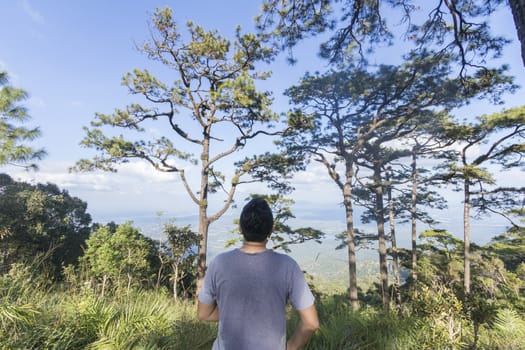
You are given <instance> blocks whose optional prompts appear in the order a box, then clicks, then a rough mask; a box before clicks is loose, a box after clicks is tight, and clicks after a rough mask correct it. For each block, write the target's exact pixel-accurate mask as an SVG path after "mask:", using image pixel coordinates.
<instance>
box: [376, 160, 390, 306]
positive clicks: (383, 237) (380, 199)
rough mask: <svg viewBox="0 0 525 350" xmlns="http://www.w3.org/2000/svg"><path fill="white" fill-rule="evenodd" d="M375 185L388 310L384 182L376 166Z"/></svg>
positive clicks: (384, 300) (383, 289) (384, 288)
mask: <svg viewBox="0 0 525 350" xmlns="http://www.w3.org/2000/svg"><path fill="white" fill-rule="evenodd" d="M374 185H375V195H376V203H375V204H376V205H375V206H376V215H375V216H376V223H377V236H378V240H379V274H380V277H381V297H382V300H383V309H384V310H388V309H389V307H390V300H389V299H390V298H389V294H388V263H387V259H386V234H385V217H384V212H385V211H384V207H383V184H382V181H381V169H380V168H379V167H378V166H376V167H374Z"/></svg>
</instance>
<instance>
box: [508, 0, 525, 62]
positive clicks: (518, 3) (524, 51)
mask: <svg viewBox="0 0 525 350" xmlns="http://www.w3.org/2000/svg"><path fill="white" fill-rule="evenodd" d="M509 5H510V8H511V10H512V16H513V17H514V26H515V27H516V32H517V33H518V39H519V41H520V43H521V60H522V61H523V65H524V66H525V0H509Z"/></svg>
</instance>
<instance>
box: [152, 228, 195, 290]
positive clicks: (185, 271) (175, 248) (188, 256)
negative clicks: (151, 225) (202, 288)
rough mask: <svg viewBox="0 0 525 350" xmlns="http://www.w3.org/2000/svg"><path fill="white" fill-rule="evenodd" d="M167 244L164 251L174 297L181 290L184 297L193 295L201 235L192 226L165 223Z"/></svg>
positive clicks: (164, 245)
mask: <svg viewBox="0 0 525 350" xmlns="http://www.w3.org/2000/svg"><path fill="white" fill-rule="evenodd" d="M163 231H164V234H165V235H166V238H167V240H166V243H167V246H166V244H163V245H162V247H163V252H161V254H162V255H163V257H165V259H166V262H164V258H162V259H163V263H165V264H167V265H169V267H170V272H169V279H170V282H171V285H172V290H173V297H174V299H177V298H178V296H179V290H181V291H183V292H184V295H183V296H184V297H188V296H189V295H192V294H193V292H194V287H195V278H196V273H197V257H198V254H197V252H198V246H199V235H198V234H197V233H196V232H194V231H193V230H192V229H191V227H190V226H185V227H178V226H176V225H174V224H172V223H168V224H166V225H164V229H163Z"/></svg>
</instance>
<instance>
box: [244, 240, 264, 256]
mask: <svg viewBox="0 0 525 350" xmlns="http://www.w3.org/2000/svg"><path fill="white" fill-rule="evenodd" d="M265 250H266V241H264V242H249V241H244V242H243V244H242V247H241V248H240V251H241V252H244V253H250V254H253V253H261V252H264V251H265Z"/></svg>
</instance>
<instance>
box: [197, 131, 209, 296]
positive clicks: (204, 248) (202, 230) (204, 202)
mask: <svg viewBox="0 0 525 350" xmlns="http://www.w3.org/2000/svg"><path fill="white" fill-rule="evenodd" d="M209 160H210V126H209V125H208V126H207V127H206V128H205V129H204V139H203V143H202V153H201V161H202V169H201V187H200V201H199V202H200V203H199V236H200V240H199V258H198V262H197V293H196V296H198V295H199V293H200V290H201V288H202V282H203V281H204V274H205V273H206V254H207V252H208V229H209V227H210V221H209V219H208V185H209Z"/></svg>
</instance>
